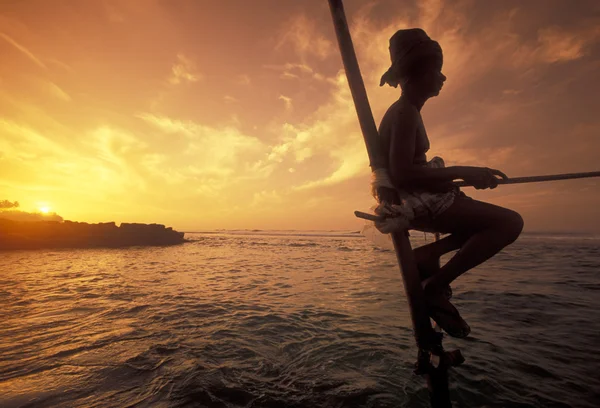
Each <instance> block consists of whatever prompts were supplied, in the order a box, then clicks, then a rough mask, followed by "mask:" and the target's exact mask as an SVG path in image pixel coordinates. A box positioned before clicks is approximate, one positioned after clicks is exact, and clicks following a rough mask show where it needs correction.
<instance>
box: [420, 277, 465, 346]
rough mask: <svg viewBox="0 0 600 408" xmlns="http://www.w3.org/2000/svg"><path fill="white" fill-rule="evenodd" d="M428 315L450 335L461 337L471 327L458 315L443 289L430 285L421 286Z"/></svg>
mask: <svg viewBox="0 0 600 408" xmlns="http://www.w3.org/2000/svg"><path fill="white" fill-rule="evenodd" d="M423 291H424V294H425V302H426V303H427V309H428V312H429V316H430V317H431V318H432V319H433V320H434V321H435V322H436V323H437V324H438V326H440V327H441V328H442V329H444V331H445V332H446V333H448V334H449V335H450V336H452V337H457V338H460V339H463V338H465V337H467V336H468V335H469V333H471V328H470V327H469V325H468V324H467V322H466V321H465V320H464V319H463V318H462V317H461V316H460V313H459V312H458V310H457V309H456V307H454V305H453V304H452V303H450V301H448V299H447V298H446V296H445V295H444V289H440V288H433V287H431V285H429V286H425V287H424V288H423Z"/></svg>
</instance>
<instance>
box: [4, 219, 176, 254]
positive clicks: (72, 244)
mask: <svg viewBox="0 0 600 408" xmlns="http://www.w3.org/2000/svg"><path fill="white" fill-rule="evenodd" d="M183 236H184V233H183V232H178V231H174V230H173V229H172V228H165V226H164V225H161V224H128V223H122V224H121V225H120V226H117V225H116V224H115V223H114V222H106V223H99V224H88V223H86V222H73V221H64V222H57V221H36V222H27V221H12V220H7V219H0V249H41V248H121V247H128V246H138V245H143V246H148V245H175V244H181V243H183V242H185V239H184V237H183Z"/></svg>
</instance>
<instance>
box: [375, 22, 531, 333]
mask: <svg viewBox="0 0 600 408" xmlns="http://www.w3.org/2000/svg"><path fill="white" fill-rule="evenodd" d="M390 55H391V60H392V65H391V67H390V68H389V70H388V71H387V72H386V73H385V74H384V75H383V77H382V78H381V84H380V85H382V86H383V85H384V84H388V85H390V86H393V87H397V86H398V85H400V88H401V95H400V98H399V99H398V100H397V101H396V102H394V103H393V104H392V105H391V106H390V107H389V109H388V110H387V112H386V113H385V115H384V117H383V119H382V121H381V124H380V126H379V136H380V141H381V143H382V147H383V149H384V150H383V151H384V153H385V154H386V157H387V159H388V162H387V170H388V173H389V177H390V179H391V182H392V184H393V186H394V187H395V188H396V189H397V190H398V193H399V196H400V197H402V198H404V199H406V198H409V197H412V198H413V199H415V198H416V199H417V202H418V203H420V205H421V207H422V208H421V209H422V210H423V214H422V215H419V216H417V217H416V218H415V219H414V220H412V221H411V225H410V228H411V229H415V230H420V231H427V232H439V233H442V234H449V235H448V236H446V237H445V238H443V239H441V240H438V241H435V242H432V243H430V244H427V245H424V246H421V247H418V248H416V249H415V250H414V253H415V258H416V261H417V267H418V269H419V273H420V276H421V280H422V285H423V291H424V295H425V301H426V304H427V308H428V311H429V315H430V316H431V318H432V319H433V320H435V321H436V323H437V324H438V325H439V326H440V327H441V328H443V329H444V330H445V331H446V332H447V333H448V334H449V335H451V336H453V337H458V338H464V337H466V336H468V334H469V333H470V331H471V329H470V327H469V325H468V324H467V322H465V321H464V319H463V318H462V317H461V315H460V313H459V312H458V310H457V309H456V308H455V307H454V305H452V303H450V301H449V299H450V297H451V290H450V286H449V285H450V283H451V282H452V281H454V280H455V279H456V278H458V277H459V276H460V275H462V274H463V273H465V272H466V271H468V270H470V269H471V268H474V267H475V266H477V265H479V264H481V263H482V262H485V261H486V260H488V259H490V258H491V257H492V256H494V255H495V254H497V253H498V252H499V251H500V250H502V249H503V248H504V247H506V246H507V245H509V244H511V243H512V242H514V241H515V240H516V239H517V237H518V236H519V234H520V233H521V231H522V229H523V219H522V218H521V216H520V215H519V214H518V213H516V212H515V211H512V210H509V209H506V208H503V207H499V206H496V205H493V204H489V203H485V202H482V201H477V200H474V199H471V198H469V197H467V196H466V195H465V194H464V193H463V192H461V191H460V190H459V188H458V187H456V186H455V185H454V184H453V183H452V182H453V181H455V180H457V179H461V180H464V181H465V182H467V183H468V184H470V185H473V186H474V187H475V188H476V189H487V188H491V189H493V188H495V187H496V186H497V185H498V178H497V176H498V177H501V178H504V179H506V178H507V176H506V175H505V174H504V173H502V172H501V171H499V170H495V169H490V168H487V167H471V166H452V167H444V166H443V161H442V160H441V159H440V158H435V160H432V161H429V162H428V161H427V156H426V153H427V151H428V150H429V147H430V145H429V139H428V137H427V133H426V132H425V127H424V125H423V119H422V117H421V109H422V108H423V105H424V104H425V102H426V101H427V100H428V99H429V98H432V97H434V96H437V95H439V93H440V90H441V89H442V86H443V84H444V81H445V80H446V76H445V75H444V74H442V63H443V57H442V49H441V47H440V45H439V44H438V43H437V42H436V41H433V40H432V39H430V38H429V36H428V35H427V34H426V33H425V31H423V30H422V29H419V28H413V29H405V30H399V31H398V32H396V33H395V34H394V35H393V36H392V37H391V39H390ZM413 201H414V200H413ZM454 250H458V252H457V253H456V254H455V255H454V256H453V257H452V258H451V259H450V260H449V261H448V263H446V264H445V265H443V266H442V267H440V266H439V265H440V257H441V256H442V255H443V254H446V253H448V252H451V251H454Z"/></svg>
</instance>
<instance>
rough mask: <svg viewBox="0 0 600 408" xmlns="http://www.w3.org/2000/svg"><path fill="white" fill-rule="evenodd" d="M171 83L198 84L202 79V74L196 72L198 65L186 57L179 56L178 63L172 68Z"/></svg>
mask: <svg viewBox="0 0 600 408" xmlns="http://www.w3.org/2000/svg"><path fill="white" fill-rule="evenodd" d="M171 71H172V72H171V76H170V77H169V83H171V84H173V85H178V84H181V83H182V82H198V81H199V80H200V79H202V74H200V73H199V72H197V71H196V65H195V64H194V63H193V62H192V61H191V60H190V59H189V58H187V57H186V56H185V55H183V54H177V62H176V63H175V64H174V65H173V67H172V68H171Z"/></svg>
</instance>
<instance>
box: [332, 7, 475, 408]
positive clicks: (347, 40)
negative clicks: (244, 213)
mask: <svg viewBox="0 0 600 408" xmlns="http://www.w3.org/2000/svg"><path fill="white" fill-rule="evenodd" d="M328 1H329V7H330V10H331V16H332V17H333V24H334V27H335V32H336V36H337V40H338V45H339V48H340V52H341V54H342V60H343V63H344V68H345V71H346V77H347V78H348V85H349V86H350V91H351V93H352V98H353V100H354V106H355V107H356V112H357V115H358V119H359V122H360V127H361V130H362V134H363V137H364V140H365V144H366V147H367V153H368V154H369V160H370V166H371V168H372V170H376V169H380V168H385V156H383V155H382V152H381V149H380V147H379V144H378V140H377V139H378V133H377V127H376V125H375V121H374V120H373V114H372V112H371V106H370V105H369V100H368V97H367V92H366V89H365V85H364V82H363V80H362V76H361V74H360V68H359V66H358V61H357V59H356V54H355V52H354V46H353V44H352V38H351V36H350V31H349V29H348V23H347V21H346V16H345V13H344V7H343V4H342V0H328ZM377 193H378V196H379V200H380V201H387V202H390V203H396V204H399V203H398V196H397V194H396V192H395V191H394V190H392V189H388V188H380V189H378V191H377ZM392 240H393V242H394V248H395V250H396V257H397V258H398V263H399V265H400V268H401V271H402V280H403V281H404V291H405V293H406V298H407V299H408V305H409V307H410V314H411V318H412V324H413V329H414V334H415V340H416V343H417V346H418V347H419V354H418V361H417V364H416V370H415V372H416V373H417V374H422V375H425V376H426V377H427V385H428V388H429V393H430V394H429V395H430V401H431V406H432V407H434V408H448V407H451V406H452V404H451V402H450V395H449V391H448V373H447V369H448V367H450V366H454V365H458V364H460V363H462V362H463V361H464V359H463V358H462V355H461V354H460V351H458V350H456V351H454V352H445V351H444V349H443V347H442V334H441V333H437V332H436V331H435V330H434V329H433V328H432V327H431V322H430V320H429V315H428V313H427V309H426V305H425V302H424V298H423V289H422V287H421V279H420V276H419V271H418V270H417V265H416V262H415V256H414V253H413V250H412V247H411V244H410V241H409V239H408V231H401V232H396V233H393V234H392Z"/></svg>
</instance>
